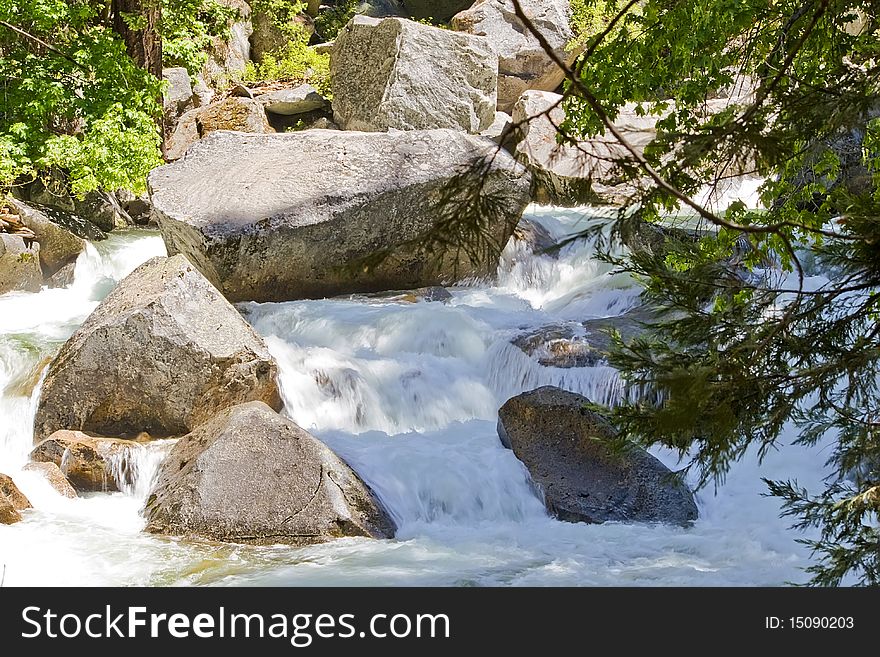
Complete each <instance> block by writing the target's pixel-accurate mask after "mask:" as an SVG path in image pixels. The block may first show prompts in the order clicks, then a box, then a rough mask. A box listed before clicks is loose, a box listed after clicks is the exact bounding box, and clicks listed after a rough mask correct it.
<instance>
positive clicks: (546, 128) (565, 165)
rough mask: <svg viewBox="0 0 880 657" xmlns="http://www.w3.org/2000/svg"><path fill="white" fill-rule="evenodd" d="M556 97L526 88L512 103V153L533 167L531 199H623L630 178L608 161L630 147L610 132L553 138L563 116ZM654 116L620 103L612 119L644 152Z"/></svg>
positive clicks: (653, 132)
mask: <svg viewBox="0 0 880 657" xmlns="http://www.w3.org/2000/svg"><path fill="white" fill-rule="evenodd" d="M561 99H562V96H560V95H559V94H554V93H550V92H546V91H526V92H525V93H524V94H523V95H522V97H521V98H520V99H519V101H518V102H517V103H516V105H515V107H514V108H513V123H514V125H517V126H519V129H518V143H517V146H516V151H515V155H516V157H517V159H518V160H519V161H520V162H522V163H524V164H525V165H526V166H528V167H529V169H530V170H531V171H532V175H533V177H534V185H533V195H534V196H533V197H534V200H535V201H536V202H538V203H544V204H552V205H562V206H577V205H583V204H585V203H611V204H616V203H622V202H624V201H625V200H626V199H627V198H628V197H629V196H630V194H631V193H632V192H633V187H632V186H631V185H632V183H633V181H628V180H626V179H625V178H624V177H622V174H621V172H620V171H619V170H618V169H617V167H616V166H615V164H614V162H613V160H615V159H620V158H626V157H630V156H629V152H628V151H627V150H625V149H624V147H623V146H622V145H620V144H619V143H618V142H617V140H616V139H615V138H614V136H613V135H611V134H607V135H598V136H596V137H594V138H592V139H589V140H585V141H581V142H578V143H577V144H569V143H563V144H560V143H558V142H557V139H556V137H557V134H558V132H559V130H558V126H560V125H562V122H563V121H564V120H565V110H564V109H563V108H562V105H560V104H559V102H560V100H561ZM656 121H657V117H656V116H638V115H637V114H636V113H635V112H634V111H632V110H631V109H629V108H624V109H623V110H621V112H620V114H619V115H618V116H617V118H616V119H615V121H614V124H615V126H616V127H617V128H618V129H619V130H620V131H621V133H623V135H624V136H625V137H626V139H627V141H628V142H629V143H630V144H632V145H633V146H634V147H635V148H636V149H637V151H639V152H644V149H645V146H647V145H648V144H649V143H650V142H651V141H653V140H654V138H655V137H656V130H655V124H656Z"/></svg>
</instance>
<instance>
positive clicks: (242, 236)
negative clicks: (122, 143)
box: [149, 130, 529, 301]
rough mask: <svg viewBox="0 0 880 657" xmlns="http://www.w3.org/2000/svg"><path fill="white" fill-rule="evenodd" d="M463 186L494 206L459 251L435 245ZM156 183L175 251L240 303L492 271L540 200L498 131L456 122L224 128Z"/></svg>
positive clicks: (162, 222)
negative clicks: (442, 125)
mask: <svg viewBox="0 0 880 657" xmlns="http://www.w3.org/2000/svg"><path fill="white" fill-rule="evenodd" d="M487 158H491V162H488V160H487ZM481 163H482V164H483V165H485V166H481V168H480V170H479V171H476V170H472V172H471V174H470V175H469V174H467V173H464V172H465V171H467V170H469V168H473V167H476V166H479V165H481ZM463 185H471V186H478V187H480V189H481V196H482V199H483V200H485V201H486V205H488V206H491V212H489V213H485V214H475V213H474V212H473V211H469V213H468V219H469V220H470V221H473V222H476V223H475V224H474V225H477V226H480V227H481V230H480V231H479V235H477V236H476V237H474V238H471V241H467V242H466V241H462V242H460V244H461V245H462V246H463V247H464V248H463V249H461V250H460V252H459V250H458V249H457V248H456V246H455V245H453V246H452V247H448V248H446V249H445V250H444V249H434V250H432V251H430V252H426V250H425V243H426V242H425V240H426V238H427V236H428V235H430V234H432V233H434V234H437V233H438V232H442V229H443V227H444V226H446V225H449V224H450V221H451V219H454V217H453V214H452V213H453V212H454V211H455V209H456V207H457V206H456V205H455V204H456V200H455V196H454V194H451V193H450V192H451V191H454V190H455V189H458V188H461V187H462V186H463ZM149 186H150V194H151V199H152V203H153V207H154V211H155V215H156V217H157V218H158V221H159V227H160V229H161V231H162V236H163V238H164V240H165V244H166V246H167V248H168V252H169V253H171V254H174V253H182V254H185V255H186V256H187V258H189V260H190V261H191V262H192V263H193V264H195V265H196V267H198V268H199V270H201V272H202V273H203V274H204V275H205V276H206V277H207V278H208V279H209V280H210V281H211V282H212V283H214V285H216V286H217V287H218V288H219V289H220V290H221V291H222V292H223V293H224V294H225V295H226V297H227V298H228V299H230V300H232V301H245V300H253V301H284V300H290V299H301V298H315V297H318V298H320V297H327V296H334V295H337V294H350V293H357V292H378V291H382V290H401V289H413V288H418V287H425V286H432V285H441V284H443V283H447V282H454V281H456V280H460V279H463V278H467V277H473V276H478V277H485V276H488V275H491V274H494V272H495V270H496V268H497V264H498V257H499V254H500V249H501V248H503V246H504V244H505V243H506V242H507V240H508V239H509V237H510V235H511V234H512V233H513V230H514V228H515V226H516V224H517V222H518V220H519V218H520V216H521V214H522V211H523V209H524V208H525V206H526V204H527V203H528V198H529V176H528V173H527V172H526V170H525V168H524V167H522V166H521V165H519V164H518V163H516V161H515V160H514V159H513V158H512V157H511V156H510V155H508V154H507V153H505V152H497V153H496V147H495V144H494V143H492V142H491V141H489V140H488V139H483V138H479V137H474V136H470V135H466V134H464V133H461V132H458V131H454V130H427V131H409V132H395V133H375V132H372V133H371V132H347V131H335V130H306V131H302V132H294V133H286V134H274V135H250V134H241V133H233V132H218V133H213V134H211V135H208V137H206V138H205V139H203V140H201V141H199V142H198V143H196V144H195V145H194V146H193V147H192V148H191V149H190V151H189V153H188V154H187V157H186V158H185V159H183V160H180V161H178V162H176V163H174V164H171V165H168V166H164V167H161V168H159V169H155V170H153V172H152V173H151V174H150V178H149ZM450 197H452V198H453V200H452V201H451V202H449V201H448V199H449V198H450ZM447 237H449V238H450V239H452V240H455V239H456V237H457V235H456V234H455V233H451V234H449V235H448V236H447ZM481 240H483V241H481ZM492 244H494V246H495V247H496V248H494V249H493V248H491V247H492ZM385 255H387V256H390V257H382V256H385ZM377 256H380V257H378V258H377ZM368 265H369V266H368Z"/></svg>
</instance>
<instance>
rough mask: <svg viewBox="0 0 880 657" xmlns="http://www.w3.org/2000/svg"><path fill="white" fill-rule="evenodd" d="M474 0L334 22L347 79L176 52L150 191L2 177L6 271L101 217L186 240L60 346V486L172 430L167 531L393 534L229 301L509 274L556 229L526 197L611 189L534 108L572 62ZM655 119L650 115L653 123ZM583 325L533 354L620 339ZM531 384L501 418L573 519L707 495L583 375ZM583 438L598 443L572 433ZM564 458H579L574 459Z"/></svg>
mask: <svg viewBox="0 0 880 657" xmlns="http://www.w3.org/2000/svg"><path fill="white" fill-rule="evenodd" d="M460 4H462V5H465V4H469V3H460ZM404 5H405V6H406V7H408V5H407V4H406V3H404ZM525 6H526V8H527V11H529V12H531V14H532V17H533V19H534V20H535V21H536V23H537V24H540V25H544V26H546V29H547V30H548V33H547V35H546V36H547V38H548V39H549V41H550V43H551V44H552V46H553V48H554V52H556V55H557V56H559V57H562V58H563V59H565V60H567V61H571V59H572V58H573V57H574V56H575V55H576V49H574V48H570V47H569V45H570V44H571V42H572V40H573V38H574V35H573V32H572V30H571V28H570V26H569V24H568V21H569V18H570V8H569V7H568V3H567V2H556V1H554V2H550V3H537V2H526V3H525ZM456 9H465V11H462V12H461V13H458V14H456V15H455V16H454V17H452V20H451V23H450V26H451V29H441V28H439V27H435V26H430V25H425V24H423V23H419V22H415V21H412V20H408V19H407V18H404V17H399V16H391V17H367V16H357V17H355V18H354V19H352V21H351V22H350V23H349V24H348V25H347V26H346V27H345V28H343V30H342V31H341V32H340V34H339V36H338V37H337V39H336V42H335V43H334V44H333V45H332V46H322V47H324V48H325V49H329V52H330V57H331V66H330V75H331V90H332V95H331V96H325V95H322V94H321V93H319V92H318V90H317V89H316V88H314V87H312V86H309V85H297V86H290V87H284V86H277V85H276V86H274V87H265V86H264V87H257V86H253V85H252V86H250V87H249V86H247V85H245V84H235V85H233V86H231V87H227V88H226V89H214V90H211V89H208V88H207V82H206V80H208V81H210V79H212V76H201V77H198V78H195V79H194V78H192V77H191V76H190V74H189V73H188V72H187V71H186V70H184V69H167V70H166V71H165V77H166V80H167V81H168V87H167V90H166V95H165V120H166V127H167V130H166V135H167V138H166V143H165V155H166V158H167V160H168V161H169V164H167V165H166V166H164V167H160V168H158V169H156V170H154V171H153V172H152V174H151V175H150V179H149V197H148V198H145V197H140V198H136V197H132V196H130V195H129V196H126V195H124V194H115V193H107V192H95V193H92V194H90V195H88V196H86V197H85V198H83V199H80V198H77V197H75V196H72V195H70V194H69V193H67V192H66V191H65V190H64V186H63V180H62V181H61V182H60V183H59V187H58V189H56V190H54V191H53V190H51V189H49V187H47V186H46V184H45V183H42V182H41V183H39V184H38V183H34V184H32V185H31V186H29V187H28V188H27V189H24V190H22V191H21V192H20V193H19V197H20V198H18V199H13V200H10V201H9V202H8V204H7V206H6V208H5V210H4V215H3V216H4V217H5V219H4V221H5V222H6V223H4V224H3V225H4V227H5V232H4V234H3V236H2V237H3V240H4V241H3V248H4V250H3V251H2V253H0V285H5V287H4V288H0V292H5V291H9V290H22V291H36V290H37V289H39V288H40V286H41V285H44V284H49V285H52V284H60V285H63V284H64V281H65V280H67V281H68V283H69V281H70V280H71V276H72V267H73V266H74V263H75V262H76V261H77V258H78V257H79V254H80V253H81V252H82V251H83V249H84V248H85V246H86V240H96V239H100V238H101V237H103V235H104V233H106V232H107V231H112V230H115V229H118V228H120V227H125V226H130V225H135V224H145V223H153V224H155V225H157V226H158V228H159V230H160V231H161V234H162V237H163V239H164V242H165V245H166V247H167V250H168V253H169V256H170V257H168V258H156V259H152V260H149V261H148V262H146V263H145V264H143V265H141V266H140V267H139V268H138V269H136V270H135V271H134V272H132V273H131V274H130V275H128V276H127V277H126V278H125V279H124V280H123V281H122V282H121V283H120V284H119V285H118V287H116V289H115V290H114V291H113V292H112V293H111V294H110V295H109V296H107V298H106V299H104V300H103V302H102V303H101V304H100V305H99V306H98V307H97V308H96V309H95V310H94V311H93V312H92V314H91V315H90V316H89V317H88V319H87V320H86V321H85V322H84V323H83V325H82V326H81V327H80V328H79V329H78V330H77V331H76V332H75V333H74V334H73V335H72V336H71V337H70V338H69V340H67V342H66V343H65V344H64V345H63V347H62V348H61V349H60V351H59V352H58V354H57V355H56V356H55V357H54V359H53V360H52V362H51V363H50V364H49V366H48V369H47V371H46V373H45V377H44V379H43V382H42V387H41V392H40V397H39V403H38V405H37V407H36V415H35V423H34V442H35V447H34V449H33V452H32V453H31V459H32V460H33V461H34V463H35V466H34V467H35V468H36V469H38V470H39V471H40V472H41V473H42V474H44V475H45V476H46V477H47V478H49V479H50V480H51V481H53V485H55V486H56V488H57V489H58V490H63V491H65V493H63V494H70V492H71V491H74V492H73V494H74V495H75V494H76V491H78V492H81V493H89V492H110V491H115V490H122V489H123V488H124V487H125V486H126V485H129V484H130V481H128V479H127V475H126V473H125V472H124V470H121V469H120V466H119V464H120V463H121V462H124V461H125V460H126V459H130V458H131V453H132V451H133V450H134V451H135V452H136V451H137V450H139V449H143V445H144V444H145V443H147V442H149V441H152V440H155V439H157V438H173V439H176V440H177V442H176V444H175V445H174V447H173V448H171V449H170V452H169V453H168V454H167V455H166V456H165V457H164V461H163V462H162V465H161V467H160V470H159V474H158V479H157V481H156V483H155V485H154V487H153V490H152V492H151V493H150V495H149V497H148V498H147V501H146V508H145V514H146V517H147V531H149V532H152V533H158V534H169V535H183V536H192V537H202V538H207V539H212V540H220V541H232V542H245V543H254V544H272V543H279V542H280V543H290V544H295V545H303V544H309V543H316V542H322V541H327V540H330V539H333V538H336V537H342V536H359V537H369V538H385V537H390V536H393V534H394V528H395V522H394V520H392V518H391V516H390V515H389V513H388V511H387V510H386V509H385V507H384V505H383V503H382V502H381V501H380V500H379V499H378V498H377V497H376V496H375V494H374V492H373V491H372V490H371V489H370V488H369V486H368V485H367V484H366V483H364V481H363V480H362V479H361V478H360V477H359V476H358V474H356V472H355V470H353V469H352V468H351V467H350V466H349V465H348V464H346V463H345V462H344V461H343V460H342V459H341V458H339V457H338V456H337V455H335V454H334V453H333V452H332V451H331V450H330V448H329V447H327V446H326V445H325V444H324V443H322V442H321V440H319V439H318V438H317V437H315V436H314V435H312V434H310V433H308V432H307V431H305V430H304V429H303V428H301V427H299V426H297V425H296V424H294V423H293V422H292V421H291V420H290V419H288V418H287V417H285V416H284V415H283V413H284V411H285V408H284V403H283V402H282V391H281V390H280V388H279V384H278V380H277V379H278V364H277V362H276V360H275V358H274V357H273V356H272V354H271V353H270V351H269V349H268V348H267V345H266V343H265V342H264V340H263V339H262V338H261V337H259V336H258V335H257V334H256V332H254V330H253V329H252V328H251V326H249V325H248V323H247V321H246V320H245V319H244V318H243V317H242V315H241V314H240V313H239V311H238V310H237V309H236V308H235V307H233V306H232V305H231V304H230V302H267V301H272V302H286V301H291V300H296V299H304V298H325V297H330V296H334V295H341V294H354V293H383V292H388V291H400V290H404V291H405V290H411V289H414V288H422V287H428V286H443V285H451V284H455V283H457V282H459V281H462V280H465V279H467V280H475V279H477V280H483V281H487V280H491V279H492V277H493V276H494V275H495V272H496V270H497V268H498V264H499V260H500V258H501V254H502V251H503V250H504V249H505V246H506V245H507V244H508V242H509V240H510V239H511V238H512V237H514V238H515V239H517V240H519V241H520V242H521V243H522V244H524V245H526V246H525V247H524V248H530V249H532V250H533V251H540V250H542V249H545V248H547V246H546V245H547V244H548V243H552V242H553V239H552V237H551V236H548V235H542V234H541V233H540V230H539V229H538V228H536V227H535V225H534V224H532V225H530V224H528V223H524V224H522V225H520V220H521V218H522V214H523V211H524V209H525V207H526V205H527V204H528V203H529V202H530V201H532V200H535V199H538V200H545V201H547V200H549V201H553V202H560V203H562V202H567V203H578V202H582V201H583V200H584V199H587V198H595V192H594V189H593V187H594V185H595V184H596V183H597V182H598V183H601V184H611V183H612V182H614V181H610V180H607V179H605V178H603V175H604V169H601V167H595V166H594V167H589V168H588V170H583V171H574V170H571V171H568V170H567V173H565V176H564V177H562V178H560V177H559V175H558V170H557V169H558V167H557V166H556V164H555V163H552V162H549V160H552V159H553V156H552V154H549V155H548V154H547V153H545V152H544V150H546V148H544V147H543V146H540V145H536V140H537V141H539V140H543V141H544V142H546V143H548V144H549V142H550V141H553V140H555V133H553V132H552V130H548V128H547V126H546V125H541V126H537V124H532V123H530V122H529V119H531V118H532V115H533V114H534V113H536V112H538V113H540V112H543V111H544V110H545V109H547V107H549V105H548V103H555V102H556V100H555V99H557V98H559V97H556V96H553V95H552V92H554V91H555V90H558V87H559V85H560V83H561V82H562V72H561V70H560V69H559V68H558V67H557V66H556V65H555V64H554V63H553V61H552V59H551V58H550V57H549V55H547V54H546V53H544V51H543V50H542V49H541V47H540V45H539V44H538V42H537V40H536V39H534V38H533V37H532V36H531V35H530V34H528V32H527V30H524V27H523V25H522V24H521V23H520V22H519V20H518V19H517V18H516V16H515V15H512V14H511V12H510V10H509V7H507V6H506V5H505V3H503V2H487V1H481V2H476V3H474V6H473V7H464V6H462V7H456ZM409 10H410V11H413V12H414V14H413V15H418V13H419V12H423V11H424V9H423V8H411V9H409ZM242 16H243V17H244V18H248V16H249V14H246V13H243V14H242ZM242 25H243V27H242V29H241V30H239V31H238V32H236V31H233V39H232V40H231V41H230V43H229V44H228V46H229V47H228V49H227V57H226V58H225V60H224V62H225V63H224V64H223V66H225V67H226V70H227V71H234V70H237V67H239V60H240V59H242V58H244V59H245V60H246V59H247V57H248V54H247V49H243V48H238V47H237V45H236V44H237V42H236V38H237V37H235V35H236V34H238V33H239V32H241V33H242V34H244V33H246V32H247V30H248V29H251V32H253V27H254V26H253V25H252V24H250V23H249V22H248V21H245V22H244V23H242ZM214 78H216V76H214ZM536 103H537V104H536ZM542 103H543V104H542ZM511 111H512V112H513V114H514V118H513V121H514V122H515V123H517V124H518V125H517V129H516V130H511V118H510V116H509V115H508V114H507V113H508V112H511ZM557 118H558V117H557ZM643 123H644V126H642V127H640V128H639V129H640V130H643V132H644V134H645V135H646V138H649V137H650V135H651V134H652V132H651V130H652V125H651V123H650V121H648V120H645V121H643ZM291 127H296V128H297V129H294V130H290V129H289V128H291ZM542 148H544V150H542ZM601 156H602V154H601V153H599V154H597V157H598V158H599V159H601ZM548 158H549V159H548ZM62 178H63V177H62ZM572 178H578V181H577V182H576V183H572V182H570V180H571V179H572ZM560 181H563V182H560ZM518 226H519V228H518ZM530 241H531V242H533V243H531V244H530ZM65 272H66V273H65ZM64 277H67V278H66V279H65V278H64ZM9 281H11V283H10V282H9ZM439 289H440V290H442V287H440V288H439ZM446 294H447V296H448V293H446ZM412 296H413V297H414V298H415V299H416V300H418V298H419V297H418V295H417V294H413V295H412ZM435 296H436V295H435V294H434V293H432V298H434V297H435ZM441 298H442V297H441ZM591 336H592V337H591ZM563 337H564V338H566V339H571V338H573V337H575V336H574V335H573V334H572V335H568V334H566V335H565V336H563ZM577 339H578V340H580V342H581V343H584V344H583V345H580V346H579V347H578V348H579V349H582V350H583V351H584V353H585V354H586V353H587V352H589V355H588V357H584V358H581V357H580V356H577V357H574V358H571V359H569V361H570V362H566V363H564V364H560V363H559V362H554V361H552V360H540V358H545V357H546V354H544V352H543V351H541V355H540V356H537V355H536V356H534V357H535V359H536V360H538V364H537V367H594V366H596V365H597V363H601V362H602V360H603V357H604V351H605V350H606V349H607V340H608V338H607V336H606V335H605V334H604V333H602V332H601V331H600V330H599V329H598V328H597V329H596V331H595V332H594V333H592V334H591V333H590V332H589V331H587V332H586V333H579V334H578V336H577ZM537 341H538V342H541V340H537ZM534 342H535V339H527V340H525V341H524V339H523V338H520V339H519V341H518V342H517V344H518V346H520V347H521V348H522V349H523V351H524V352H526V354H535V353H537V351H540V350H541V349H542V348H543V347H540V346H537V347H536V346H535V345H533V344H532V343H534ZM520 343H522V344H520ZM587 343H595V344H587ZM536 344H537V343H536ZM554 344H555V343H554ZM530 350H531V351H530ZM545 351H546V350H545ZM526 357H532V356H531V355H529V356H526ZM536 394H537V393H536ZM567 394H569V393H564V392H563V391H561V390H558V389H555V391H548V390H543V391H542V392H541V393H540V395H543V396H544V397H547V396H548V395H549V397H552V399H556V397H553V395H556V396H559V395H567ZM549 397H548V398H549ZM542 399H543V398H542ZM552 399H551V401H552ZM528 400H531V398H528ZM528 400H526V401H528ZM526 401H523V400H511V401H509V402H508V403H507V404H506V405H505V406H504V407H503V408H502V409H501V423H500V425H499V426H500V427H501V428H502V430H501V432H500V434H501V440H502V442H504V444H505V445H506V446H508V447H511V448H512V449H513V450H514V452H515V453H516V455H517V456H518V457H519V458H521V459H522V460H523V462H524V463H525V464H526V467H528V468H529V470H530V472H531V474H532V479H533V481H534V482H535V483H536V484H537V485H538V486H539V487H540V490H541V491H542V493H541V494H542V495H544V496H545V497H546V501H547V507H548V509H549V511H550V512H551V513H553V514H555V515H556V516H557V517H558V518H560V519H563V520H569V521H578V522H579V521H587V522H602V521H606V520H614V521H623V522H671V523H675V524H687V523H688V522H691V521H693V520H694V519H695V518H696V506H695V504H694V502H693V500H692V498H691V497H690V493H689V492H688V491H687V490H686V489H682V488H674V487H672V486H671V485H668V484H666V483H664V482H663V478H664V476H665V475H667V474H670V473H669V472H668V471H666V470H665V469H663V467H662V466H660V465H659V463H658V462H656V460H653V459H652V457H650V456H648V455H647V454H646V453H643V452H636V451H635V450H634V449H633V450H631V452H630V456H629V457H628V458H627V460H626V461H625V463H620V462H618V461H615V459H614V458H612V457H611V456H610V454H609V452H607V450H604V449H593V448H592V447H591V446H593V445H594V443H593V442H591V441H592V440H593V439H594V438H597V437H601V438H602V439H603V440H604V439H608V440H610V435H611V434H610V430H609V429H607V428H605V427H604V425H601V419H597V418H594V417H592V416H587V415H585V414H584V413H583V412H581V411H580V410H579V408H580V407H581V406H582V405H585V404H587V403H588V400H587V399H585V398H579V397H565V400H564V402H565V403H564V404H561V403H557V404H556V405H553V404H550V405H549V406H547V408H542V409H539V410H537V411H536V410H534V409H531V407H529V406H528V404H529V403H531V401H528V403H526ZM532 401H533V400H532ZM538 401H541V400H538ZM557 401H558V400H557ZM522 403H526V407H523V408H520V406H521V405H522ZM563 406H564V407H565V408H562V407H563ZM597 427H599V428H598V429H597ZM536 432H537V434H540V435H541V436H542V437H539V438H536ZM548 437H549V440H545V438H548ZM572 441H579V443H578V444H581V445H582V447H584V448H583V449H578V450H577V454H576V455H573V454H572V453H571V450H570V449H569V447H567V446H569V445H570V443H571V442H572ZM538 454H540V458H537V457H536V455H538ZM37 464H38V465H37ZM572 468H575V469H576V470H578V471H581V472H582V475H583V478H584V479H585V481H583V482H575V481H573V478H572V477H571V476H570V475H571V470H572ZM566 478H567V479H568V483H565V484H563V483H561V480H563V479H566ZM590 480H594V481H590ZM612 480H614V482H617V483H616V484H615V485H614V486H611V485H610V484H611V483H612ZM596 482H599V483H600V484H601V483H602V482H606V483H608V484H609V485H608V486H606V485H604V484H602V485H600V486H599V487H598V488H597V487H596V485H594V484H596ZM8 488H9V491H8V492H4V494H3V495H2V496H0V498H2V499H0V502H2V503H3V504H4V505H5V506H3V507H2V511H0V514H2V515H0V517H2V518H3V519H4V520H3V521H4V522H13V521H16V520H18V519H20V518H21V513H22V512H26V509H27V508H28V505H29V503H28V504H25V502H27V500H26V499H25V500H22V499H21V497H19V496H17V495H16V494H15V489H14V484H13V483H12V482H11V480H10V481H9V486H8ZM586 498H590V499H591V500H598V501H596V502H595V504H594V503H593V502H589V503H583V499H586ZM578 500H581V501H578Z"/></svg>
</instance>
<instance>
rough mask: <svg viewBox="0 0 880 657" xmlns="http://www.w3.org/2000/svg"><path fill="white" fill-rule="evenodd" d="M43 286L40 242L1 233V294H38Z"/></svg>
mask: <svg viewBox="0 0 880 657" xmlns="http://www.w3.org/2000/svg"><path fill="white" fill-rule="evenodd" d="M42 284H43V272H42V271H41V270H40V244H39V242H36V241H35V240H34V239H33V238H28V239H25V238H24V237H22V236H21V235H10V234H9V233H0V294H6V293H7V292H16V291H17V292H37V291H38V290H39V289H40V286H42Z"/></svg>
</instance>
